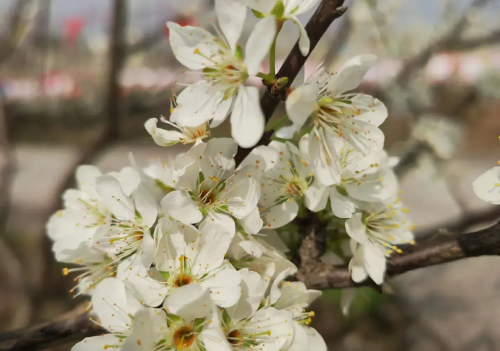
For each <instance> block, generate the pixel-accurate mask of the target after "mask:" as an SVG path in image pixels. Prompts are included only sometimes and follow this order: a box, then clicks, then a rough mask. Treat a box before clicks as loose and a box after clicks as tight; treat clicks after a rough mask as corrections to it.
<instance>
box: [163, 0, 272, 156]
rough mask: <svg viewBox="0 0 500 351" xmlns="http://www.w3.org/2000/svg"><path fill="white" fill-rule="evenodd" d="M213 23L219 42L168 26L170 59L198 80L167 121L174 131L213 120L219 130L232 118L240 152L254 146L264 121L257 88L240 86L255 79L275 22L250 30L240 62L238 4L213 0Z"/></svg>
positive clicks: (191, 30)
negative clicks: (198, 72) (198, 75)
mask: <svg viewBox="0 0 500 351" xmlns="http://www.w3.org/2000/svg"><path fill="white" fill-rule="evenodd" d="M215 5H216V6H215V9H216V12H217V18H218V22H219V25H220V28H221V30H222V33H221V37H219V38H217V37H214V36H213V35H212V34H210V32H208V31H206V30H204V29H202V28H197V27H191V26H185V27H181V26H179V25H178V24H176V23H172V22H169V23H168V24H167V25H168V28H169V30H170V44H171V46H172V50H173V51H174V54H175V57H176V58H177V60H179V62H181V63H182V64H183V65H184V66H186V67H188V68H189V69H192V70H203V71H202V73H203V78H204V79H203V80H201V81H197V82H196V83H195V84H192V85H190V86H189V87H187V88H186V89H185V90H184V91H182V92H181V93H180V94H179V96H178V98H177V107H175V108H174V110H173V111H172V115H171V121H172V122H175V123H177V124H178V125H179V126H184V127H196V126H199V125H201V124H203V123H205V122H207V121H209V120H212V122H211V127H216V126H218V125H220V124H221V123H222V122H223V121H224V120H225V118H226V117H227V115H228V114H229V113H230V111H232V115H231V134H232V136H233V138H234V139H235V140H236V141H237V142H238V144H239V145H240V146H242V147H251V146H254V145H255V144H256V143H257V141H258V140H259V139H260V137H261V136H262V133H263V132H264V124H265V119H264V115H263V113H262V110H261V108H260V104H259V96H258V89H257V88H256V87H250V86H245V83H246V81H247V79H248V77H249V76H253V75H256V74H257V73H258V71H259V67H260V63H261V61H262V60H263V59H264V58H265V56H266V54H267V52H268V50H269V48H270V46H271V43H272V41H273V40H274V36H275V32H276V21H275V19H274V18H272V17H270V18H266V19H263V20H261V21H259V23H257V25H256V26H255V28H254V30H253V32H252V34H251V35H250V37H249V39H248V41H247V44H246V47H245V51H244V54H245V56H244V57H243V52H242V50H241V48H240V47H239V46H237V41H238V39H239V37H240V35H241V31H242V28H243V23H244V20H245V16H246V7H245V5H244V3H243V2H242V1H232V0H231V1H230V0H217V1H216V4H215Z"/></svg>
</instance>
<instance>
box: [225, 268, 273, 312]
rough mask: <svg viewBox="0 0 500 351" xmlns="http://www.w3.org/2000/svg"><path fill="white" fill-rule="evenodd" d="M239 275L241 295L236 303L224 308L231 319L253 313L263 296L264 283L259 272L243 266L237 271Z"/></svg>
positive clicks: (264, 290)
mask: <svg viewBox="0 0 500 351" xmlns="http://www.w3.org/2000/svg"><path fill="white" fill-rule="evenodd" d="M238 273H239V275H240V277H241V297H240V300H239V301H238V303H237V304H236V305H234V306H232V307H229V308H227V309H226V311H227V313H228V314H229V316H230V317H231V319H237V320H238V319H244V318H247V317H248V316H251V315H253V314H254V313H255V312H256V311H257V309H258V308H259V305H260V303H261V301H262V298H263V297H264V293H265V292H266V285H265V283H264V281H263V280H262V278H261V277H260V275H259V273H257V272H254V271H251V270H249V269H248V268H243V269H240V270H239V271H238Z"/></svg>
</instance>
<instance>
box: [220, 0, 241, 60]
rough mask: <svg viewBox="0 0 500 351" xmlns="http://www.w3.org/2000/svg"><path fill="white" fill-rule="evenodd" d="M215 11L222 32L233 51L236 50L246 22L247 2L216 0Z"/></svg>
mask: <svg viewBox="0 0 500 351" xmlns="http://www.w3.org/2000/svg"><path fill="white" fill-rule="evenodd" d="M215 12H216V13H217V19H218V20H219V26H220V28H221V30H222V33H224V36H225V37H226V40H227V42H228V44H229V47H230V48H231V51H232V52H234V51H235V50H236V43H237V42H238V39H239V38H240V35H241V31H242V30H243V25H244V24H245V17H246V14H247V7H246V5H245V2H244V1H243V0H215Z"/></svg>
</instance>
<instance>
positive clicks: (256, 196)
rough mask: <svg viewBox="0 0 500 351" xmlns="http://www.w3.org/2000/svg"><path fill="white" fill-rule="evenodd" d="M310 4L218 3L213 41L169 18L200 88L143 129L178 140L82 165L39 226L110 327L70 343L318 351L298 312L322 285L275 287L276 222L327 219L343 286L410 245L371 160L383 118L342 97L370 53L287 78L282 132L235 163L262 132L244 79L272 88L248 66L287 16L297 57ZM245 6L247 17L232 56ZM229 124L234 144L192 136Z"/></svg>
mask: <svg viewBox="0 0 500 351" xmlns="http://www.w3.org/2000/svg"><path fill="white" fill-rule="evenodd" d="M317 2H318V1H317V0H309V1H294V0H288V1H286V0H285V1H281V0H278V1H253V0H216V2H215V8H216V13H217V24H216V25H214V27H215V28H216V31H217V32H218V33H219V36H218V37H215V36H213V35H212V34H211V33H210V32H208V31H206V30H204V29H202V28H198V27H191V26H186V27H181V26H179V25H177V24H175V23H168V27H169V29H170V42H171V45H172V49H173V51H174V53H175V55H176V58H177V59H178V60H179V62H180V63H182V64H183V65H185V66H186V67H187V68H188V69H191V70H197V71H198V72H197V73H196V74H197V75H198V78H199V80H197V81H196V82H195V83H193V84H191V85H189V86H188V87H186V88H185V89H184V90H183V91H182V92H181V93H180V94H179V95H178V96H177V97H174V98H173V99H172V109H171V116H170V120H166V119H165V118H162V119H161V121H162V122H164V123H165V125H166V126H169V127H171V128H169V129H164V128H160V127H159V126H158V123H159V121H158V119H156V118H152V119H150V120H148V121H147V122H146V123H145V128H146V130H147V132H148V133H149V134H150V135H151V136H152V138H153V140H154V141H155V142H156V144H158V145H160V146H164V147H167V146H171V145H174V144H176V143H182V144H192V146H191V147H190V149H189V150H188V151H187V152H186V153H184V154H180V155H177V156H176V157H175V158H174V159H172V160H169V161H168V162H161V161H158V162H153V163H151V164H150V165H149V166H148V167H146V168H141V167H139V166H137V165H136V164H135V162H133V164H132V166H130V167H125V168H123V169H121V170H120V171H119V172H111V173H106V174H104V173H102V172H101V171H100V170H99V169H98V168H97V167H94V166H88V165H84V166H80V167H79V168H78V169H77V172H76V180H77V187H76V189H70V190H67V191H66V193H65V194H64V209H63V210H60V211H58V212H57V213H55V214H54V215H53V216H52V217H51V219H50V220H49V222H48V224H47V231H48V235H49V236H50V238H51V239H52V240H53V241H54V244H53V251H54V253H55V257H56V259H57V260H58V261H60V262H67V263H69V264H71V265H72V267H73V268H65V269H64V270H63V274H65V275H67V274H72V273H75V272H77V274H78V275H77V276H76V278H75V281H76V282H77V284H76V287H75V289H74V290H73V291H72V292H74V293H75V295H82V294H83V295H89V296H91V300H92V304H91V306H92V308H93V310H94V312H95V314H97V315H98V316H99V319H97V320H96V323H99V324H100V325H101V326H102V327H104V328H105V329H107V330H108V331H109V334H105V335H102V336H98V337H91V338H87V339H85V340H83V341H81V342H80V343H78V344H77V345H76V346H75V347H74V350H95V349H101V348H103V349H110V348H111V349H115V350H119V349H122V348H123V350H127V351H128V350H193V351H194V350H196V351H199V350H200V351H201V350H207V351H212V350H214V351H215V350H245V349H257V350H266V351H279V350H283V351H284V350H290V351H294V350H301V351H302V350H306V351H307V350H311V351H313V350H314V351H321V350H326V345H325V342H324V341H323V339H322V337H321V336H320V335H319V334H318V333H317V332H316V331H315V330H314V329H313V328H311V327H310V326H309V324H310V322H311V317H312V316H314V312H308V311H306V309H307V307H308V306H309V305H310V303H311V302H312V301H313V300H315V299H316V298H317V297H318V296H319V295H320V292H319V291H316V290H310V289H307V287H306V286H305V285H304V283H302V282H290V281H286V278H287V277H290V276H292V275H293V274H295V273H296V272H297V267H296V266H295V265H294V264H293V263H292V262H291V261H290V260H289V256H287V253H288V248H287V245H286V243H285V242H284V241H283V240H282V238H281V237H280V233H279V231H280V229H283V228H286V226H287V225H290V224H291V223H292V222H293V221H294V219H295V218H296V217H297V216H298V214H299V213H303V212H307V211H311V212H321V213H322V214H324V216H323V217H324V218H327V220H328V221H334V222H335V223H337V226H339V228H340V227H341V229H342V230H343V231H344V232H345V233H346V238H348V240H349V245H347V246H348V248H347V249H346V250H345V251H346V252H344V255H345V257H347V260H348V261H349V270H350V272H351V276H352V279H353V280H354V281H355V282H361V281H363V280H366V279H368V277H370V278H371V279H372V280H373V281H374V282H375V283H377V284H382V283H383V281H384V274H385V269H386V259H387V257H389V256H390V255H391V254H394V253H399V252H401V249H400V247H399V245H403V244H411V243H413V234H412V229H413V226H412V224H411V222H410V220H409V218H408V216H407V212H408V211H407V209H405V208H404V207H403V206H402V204H401V199H400V198H399V197H398V194H399V192H398V182H397V179H396V176H395V174H394V172H393V170H392V167H393V165H394V160H393V159H392V158H390V157H389V156H388V155H387V153H386V152H384V151H383V145H384V134H383V133H382V131H381V130H380V129H379V126H380V125H381V124H382V123H383V122H384V120H385V119H386V118H387V110H386V108H385V106H384V105H383V103H382V102H381V101H379V100H377V99H375V98H373V97H371V96H368V95H365V94H357V93H351V92H350V91H351V90H353V89H354V88H356V87H357V86H358V85H359V83H360V82H361V80H362V79H363V76H364V75H365V73H366V72H367V71H368V70H369V68H370V67H371V65H373V63H374V62H375V57H374V56H372V55H361V56H357V57H354V58H353V59H351V60H349V61H347V62H346V63H345V64H344V65H343V66H342V67H341V69H340V70H339V71H338V72H337V73H331V72H329V71H328V70H327V69H325V68H324V67H323V66H321V67H319V68H318V70H317V71H316V72H315V73H314V74H313V75H312V76H310V77H309V78H308V79H307V80H304V78H303V77H302V78H300V77H299V78H298V79H297V80H296V81H295V82H294V85H293V86H292V88H290V89H289V91H288V94H287V99H286V112H287V117H288V119H289V121H290V122H291V123H289V125H284V124H280V125H281V127H279V128H278V130H276V132H275V136H276V140H274V141H272V142H270V143H269V144H268V145H260V146H258V147H254V148H253V149H252V150H251V152H250V153H249V155H248V156H247V157H246V158H245V159H244V160H243V161H242V162H241V163H240V164H236V161H235V156H236V153H237V151H238V146H240V147H252V146H255V145H256V143H257V142H258V141H259V140H260V138H261V136H262V134H263V132H264V124H265V118H264V115H263V112H262V109H261V106H260V104H259V100H258V89H257V88H256V87H253V86H248V85H247V80H248V78H249V77H250V76H259V77H261V78H263V79H264V80H266V81H269V80H271V81H272V80H273V79H275V76H274V72H273V70H272V72H270V74H269V75H267V74H264V73H261V72H259V68H260V63H261V61H262V60H263V59H264V58H265V56H266V55H267V54H268V53H269V52H271V55H270V56H271V57H272V56H273V55H272V52H273V48H272V47H273V45H274V43H275V41H276V37H277V33H278V32H279V29H280V27H281V25H282V24H283V22H284V21H286V20H291V21H293V22H294V23H296V24H297V26H298V27H299V29H300V39H299V42H298V43H299V47H300V51H301V53H302V54H304V55H305V54H307V53H308V51H309V39H308V38H307V34H306V32H305V31H304V29H303V27H302V25H301V24H300V22H299V21H298V19H297V17H296V16H297V15H298V14H300V13H303V12H305V11H307V10H309V9H310V8H312V7H313V6H314V5H316V4H317ZM247 7H250V8H251V9H252V11H253V13H254V14H255V15H256V16H257V17H258V18H259V21H258V22H257V24H256V25H255V28H254V30H253V32H252V33H251V35H250V37H249V39H248V41H247V44H246V47H245V51H243V50H242V48H241V46H239V45H238V44H237V42H238V39H239V36H240V34H241V31H242V28H243V23H244V21H245V16H246V13H247ZM228 116H231V117H230V119H231V134H232V138H210V139H208V140H205V139H207V138H209V137H210V129H211V128H214V127H216V126H218V125H220V124H221V123H222V122H223V121H224V120H225V119H226V117H228ZM328 202H329V203H330V206H328ZM339 223H340V224H339ZM345 263H347V262H345Z"/></svg>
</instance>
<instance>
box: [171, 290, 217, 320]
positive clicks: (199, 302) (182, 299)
mask: <svg viewBox="0 0 500 351" xmlns="http://www.w3.org/2000/svg"><path fill="white" fill-rule="evenodd" d="M164 306H165V307H166V308H167V312H168V313H173V314H175V315H178V316H180V317H182V318H183V319H184V320H185V321H193V320H194V319H196V318H204V317H206V316H208V315H209V314H210V312H211V309H212V301H211V298H210V294H209V292H208V289H205V288H203V287H201V286H200V285H197V284H190V285H184V286H181V287H180V288H177V289H175V290H174V291H173V292H172V293H171V294H170V296H169V297H167V298H166V300H165V303H164Z"/></svg>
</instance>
